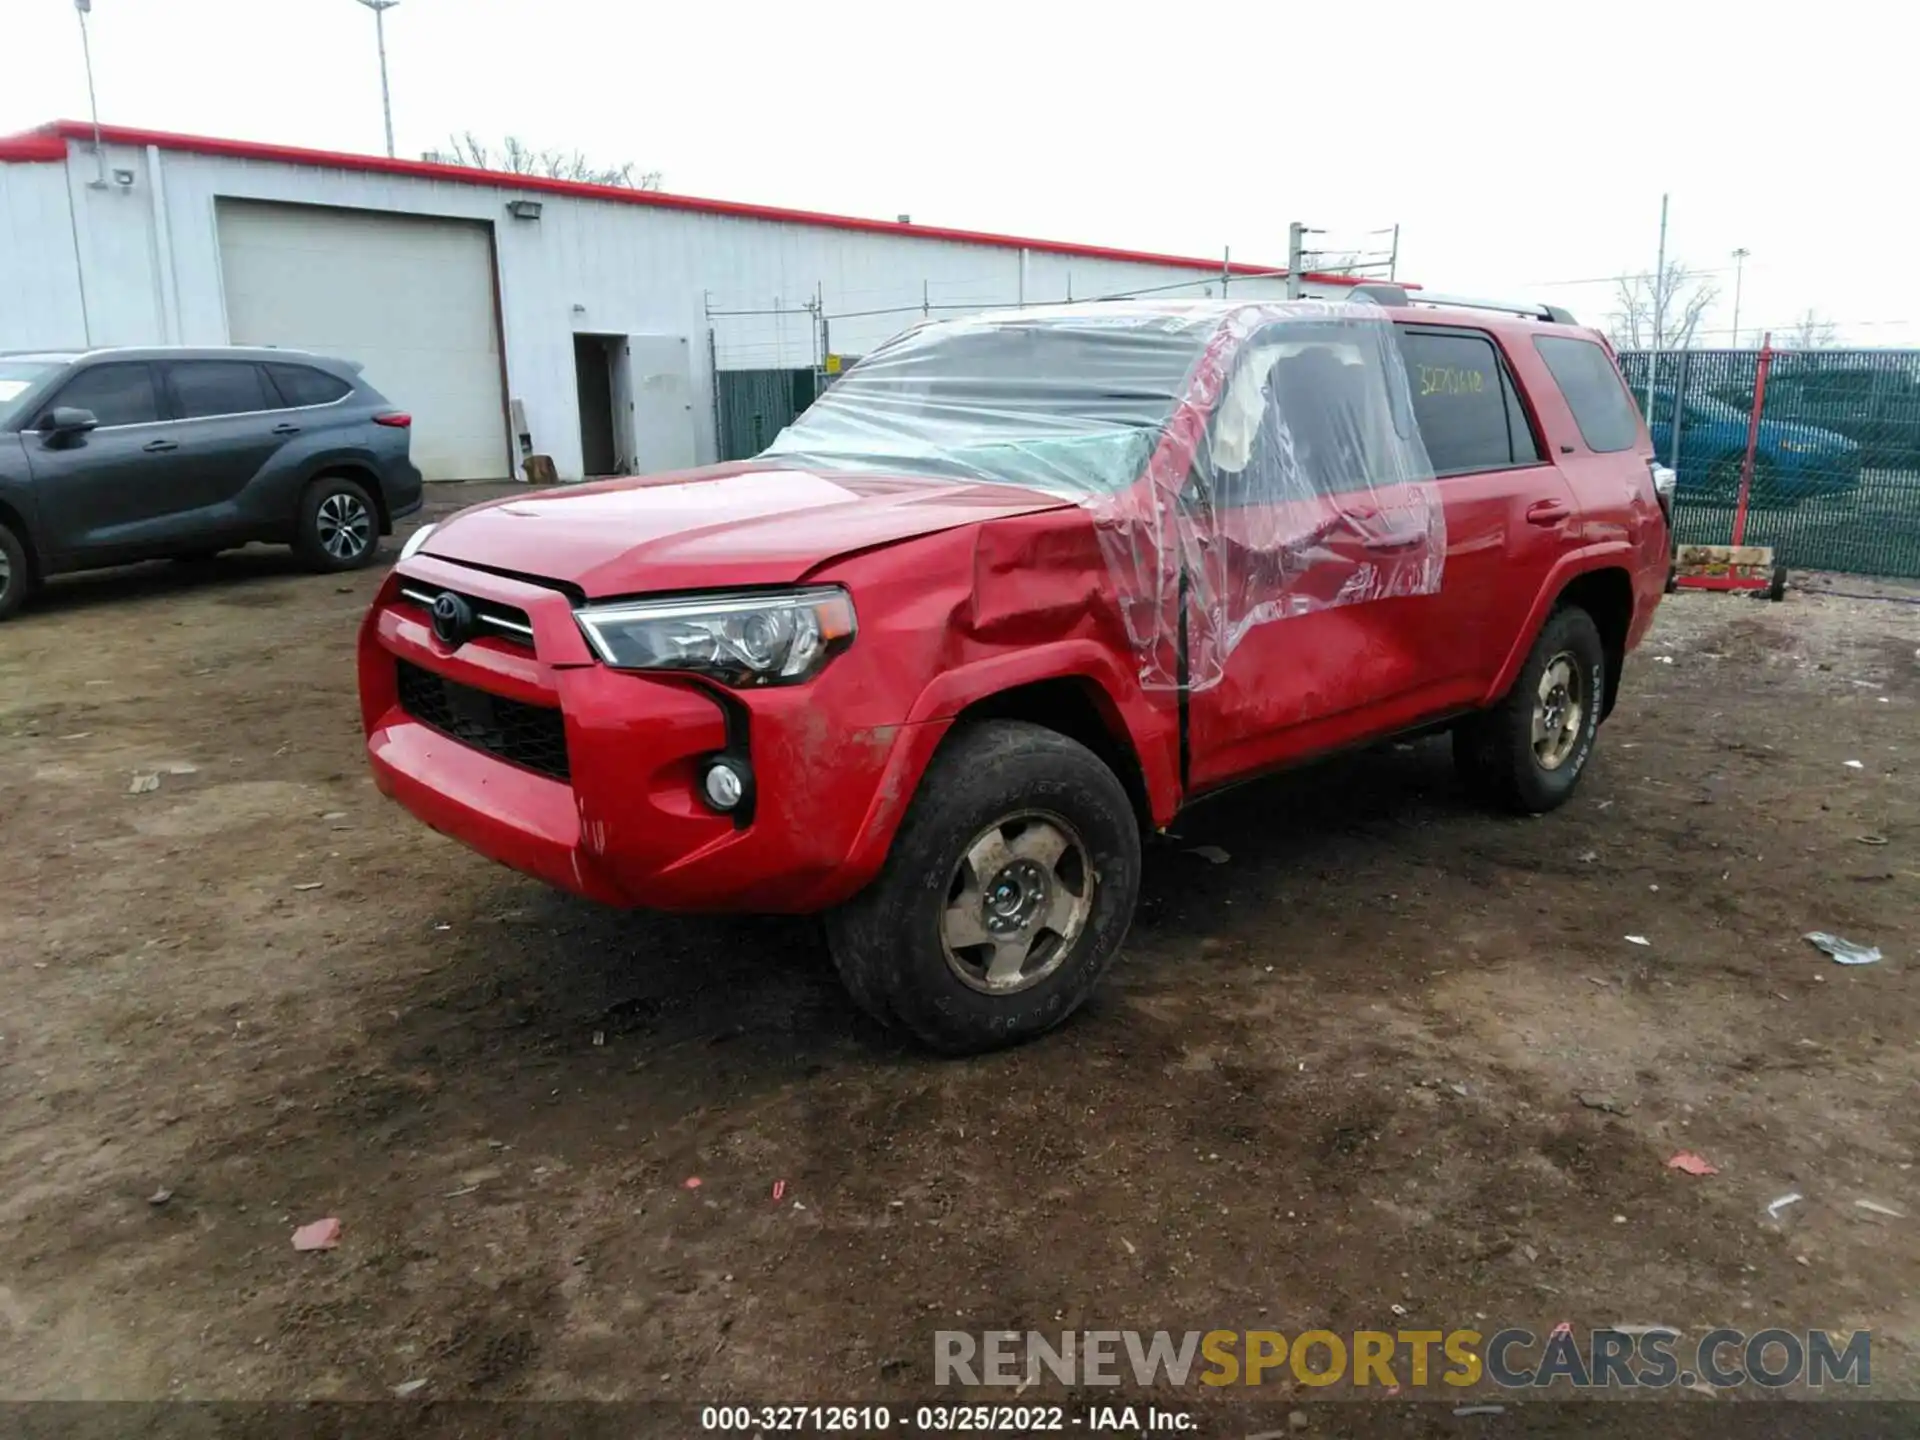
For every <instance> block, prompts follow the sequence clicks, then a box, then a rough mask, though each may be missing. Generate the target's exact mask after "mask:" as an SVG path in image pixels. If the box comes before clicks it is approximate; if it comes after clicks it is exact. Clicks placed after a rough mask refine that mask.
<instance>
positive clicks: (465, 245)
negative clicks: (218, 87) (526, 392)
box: [219, 200, 512, 480]
mask: <svg viewBox="0 0 1920 1440" xmlns="http://www.w3.org/2000/svg"><path fill="white" fill-rule="evenodd" d="M219 225H220V265H221V278H222V283H223V284H224V286H225V289H226V300H227V332H228V334H229V335H230V336H231V338H232V341H233V343H234V344H236V345H281V346H286V347H289V348H298V349H302V350H316V351H319V352H321V353H323V354H328V355H337V356H340V357H341V358H342V359H347V360H358V361H359V362H360V363H361V364H362V365H364V366H365V367H366V375H367V378H368V379H369V380H370V381H372V382H373V384H374V385H375V386H377V387H378V388H379V389H380V391H381V392H382V393H383V394H384V395H386V396H387V398H388V399H390V400H392V401H393V403H394V404H395V405H397V406H399V407H400V408H401V409H404V410H407V411H410V412H411V413H412V415H413V459H414V463H415V464H416V465H418V466H419V467H420V469H421V471H422V472H423V473H424V474H425V475H426V477H427V478H428V479H429V480H481V479H504V478H506V477H508V476H509V475H511V474H512V469H511V465H510V462H509V460H508V450H507V433H506V430H507V427H506V409H505V405H504V404H503V402H502V399H501V392H500V334H499V329H498V327H497V325H496V324H495V319H494V274H493V242H492V237H491V235H490V234H489V232H488V230H487V227H486V226H485V225H482V224H479V223H477V222H473V221H463V220H440V219H431V218H426V217H421V216H414V215H392V214H385V213H381V212H377V211H366V210H332V209H324V208H321V207H319V206H311V205H268V204H262V203H259V202H257V201H246V200H221V201H220V202H219Z"/></svg>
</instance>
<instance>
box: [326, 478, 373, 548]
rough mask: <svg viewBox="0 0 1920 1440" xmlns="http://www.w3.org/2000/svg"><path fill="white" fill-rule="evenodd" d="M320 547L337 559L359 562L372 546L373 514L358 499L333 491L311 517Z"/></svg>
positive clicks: (343, 492)
mask: <svg viewBox="0 0 1920 1440" xmlns="http://www.w3.org/2000/svg"><path fill="white" fill-rule="evenodd" d="M314 524H315V528H316V529H317V530H318V531H319V534H320V548H321V549H323V550H325V551H326V552H327V553H328V554H329V555H331V556H333V558H334V559H336V560H358V559H359V558H360V557H361V556H362V555H364V554H366V552H367V547H368V546H369V545H371V544H372V543H373V515H372V513H371V512H369V511H368V509H367V507H366V506H365V505H364V504H362V503H361V502H360V499H359V497H358V496H355V495H349V494H347V493H346V491H344V490H341V491H336V492H335V493H334V494H332V495H329V496H327V498H326V499H324V500H322V501H321V502H320V508H319V510H318V511H316V512H315V514H314Z"/></svg>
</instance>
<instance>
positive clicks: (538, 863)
mask: <svg viewBox="0 0 1920 1440" xmlns="http://www.w3.org/2000/svg"><path fill="white" fill-rule="evenodd" d="M403 585H404V588H406V589H409V590H413V591H416V592H419V591H423V590H433V591H437V590H439V589H451V590H454V591H456V592H458V593H459V594H462V595H464V596H467V597H469V598H470V599H473V600H478V601H482V602H485V604H487V605H490V606H494V607H508V609H510V610H513V611H518V612H521V613H523V614H524V615H525V616H526V619H527V623H528V626H529V628H531V630H532V631H533V635H532V641H531V644H530V645H529V644H526V643H522V641H521V640H519V639H517V638H514V637H512V636H510V635H508V634H506V633H501V634H497V635H487V636H483V637H482V638H478V639H474V640H470V641H468V642H467V643H466V644H465V645H463V646H461V647H459V648H458V649H456V650H450V649H448V647H446V646H445V645H443V644H442V643H441V642H440V641H439V640H438V639H437V638H436V637H435V636H434V634H433V631H432V628H431V626H430V624H429V623H428V617H427V614H426V611H425V610H424V609H423V608H422V607H421V606H419V605H418V604H415V603H413V602H409V601H407V600H406V599H404V598H403V597H402V596H401V594H400V591H401V589H402V587H403ZM857 651H858V647H857V646H856V648H855V651H853V652H849V653H848V654H847V655H843V656H840V657H838V658H837V659H836V660H835V661H834V662H833V663H832V664H830V665H829V666H828V667H827V668H826V670H825V671H823V672H822V674H821V675H820V676H818V677H817V678H816V679H814V680H813V681H811V682H809V683H808V684H805V685H801V686H796V687H792V688H786V689H767V690H760V691H755V692H752V693H751V694H742V695H736V694H734V693H733V692H726V691H721V690H719V689H717V688H715V689H709V688H708V687H706V686H705V685H703V684H701V683H699V682H697V681H693V680H690V679H682V678H679V677H668V676H652V675H637V674H631V673H627V672H622V671H616V670H611V669H608V668H607V667H605V666H603V665H601V664H599V663H598V662H597V661H595V660H594V659H593V658H592V656H591V654H590V653H589V652H588V650H587V648H586V643H585V641H584V639H583V638H582V637H581V635H580V632H579V629H578V627H577V626H576V624H575V622H574V619H573V612H572V605H571V602H570V601H569V599H568V598H567V597H566V596H565V595H563V594H561V593H560V592H559V591H557V590H553V589H548V588H546V587H543V586H539V585H535V584H531V583H528V582H524V581H518V580H511V579H507V578H504V577H501V576H497V575H494V574H492V573H489V572H482V571H476V570H471V569H468V568H466V567H464V566H460V565H455V564H452V563H450V562H447V561H442V560H437V559H435V558H434V557H432V556H429V555H417V556H414V557H413V558H412V559H410V560H408V561H407V562H405V564H404V565H403V566H401V567H400V568H399V569H398V570H396V572H395V573H394V574H393V575H392V576H389V578H388V580H387V582H386V583H385V584H384V585H383V586H382V588H381V591H380V595H379V597H378V598H377V599H376V601H375V603H374V606H373V609H372V611H371V612H370V613H369V615H368V617H367V620H366V623H365V625H364V627H363V629H362V632H361V640H360V693H361V711H362V718H363V721H364V723H365V727H366V732H367V749H368V757H369V759H370V761H371V764H372V767H373V773H374V778H375V781H376V782H377V783H378V785H379V787H380V789H381V790H382V791H383V792H384V793H385V794H387V795H389V796H390V797H392V798H393V799H395V800H397V801H399V802H400V804H401V805H403V806H404V807H405V808H406V809H407V810H409V811H411V812H412V813H413V814H414V815H416V816H418V817H419V818H420V819H422V820H424V821H425V822H426V823H427V824H429V825H430V826H432V827H433V828H434V829H436V830H439V831H441V832H442V833H444V834H447V835H451V836H453V837H454V838H455V839H458V840H460V841H462V842H463V843H465V844H466V845H468V846H470V847H471V848H473V849H475V850H477V851H479V852H480V853H481V854H483V855H486V856H488V857H490V858H491V859H494V860H497V861H499V862H501V863H502V864H505V865H509V866H511V867H513V868H514V869H516V870H521V871H524V872H525V873H527V874H530V875H534V876H537V877H538V878H540V879H542V880H545V881H547V882H548V883H549V884H552V885H555V886H558V887H559V888H561V889H564V890H568V891H571V892H573V893H575V894H578V895H583V896H586V897H588V898H590V899H594V900H599V901H604V902H606V903H609V904H614V905H625V906H644V907H647V908H650V909H659V910H676V911H720V910H754V911H762V912H775V913H806V912H811V911H815V910H819V909H823V908H825V907H827V906H829V905H833V904H836V903H838V902H839V901H841V900H844V899H846V898H848V897H849V896H850V895H852V894H853V893H854V892H855V891H857V890H858V889H859V888H860V887H861V886H862V885H864V884H865V883H866V882H867V881H868V880H869V879H871V878H872V876H873V874H874V873H875V872H876V871H877V870H878V868H879V865H880V862H881V860H882V859H883V858H884V856H885V852H886V845H887V843H888V842H889V841H890V840H891V838H892V834H893V830H894V828H895V826H896V825H897V824H898V821H899V818H900V814H901V813H902V811H903V810H904V808H905V804H906V801H907V799H908V798H909V797H910V796H911V795H912V792H913V781H914V780H915V779H916V778H917V776H918V774H919V771H920V769H921V768H923V767H924V765H925V762H926V760H927V758H929V757H930V755H931V753H932V750H933V748H934V747H935V746H936V745H937V744H938V742H939V738H940V734H941V733H942V732H943V731H944V728H945V727H944V725H943V724H941V723H939V722H932V723H927V724H917V725H905V724H900V723H889V722H888V721H887V720H886V719H884V718H882V717H883V716H885V715H887V714H889V713H890V711H889V709H888V707H887V706H886V705H885V702H878V703H879V708H876V702H875V701H874V700H873V699H872V696H873V695H874V694H875V693H876V692H884V691H885V690H886V688H887V687H885V686H877V685H875V684H874V683H873V676H872V675H871V674H870V673H866V667H865V666H864V665H862V664H858V663H854V664H850V663H849V662H850V661H852V660H853V657H854V654H855V653H857ZM401 664H407V665H411V666H414V667H417V668H418V669H419V670H423V671H426V672H428V673H429V674H430V675H434V676H438V677H440V679H441V680H443V681H451V682H453V683H454V684H455V685H456V686H460V687H470V689H471V690H473V691H478V692H483V694H484V695H485V696H492V697H499V698H501V699H503V700H506V701H510V702H517V703H518V704H520V705H532V706H540V707H548V708H550V709H557V710H558V711H559V712H560V714H561V716H562V718H563V721H564V731H565V743H566V760H565V766H564V774H565V778H561V776H560V775H558V774H553V773H539V772H538V771H536V770H534V769H530V768H528V767H527V766H525V765H522V764H517V763H514V762H513V761H511V760H509V759H505V758H502V757H501V755H500V754H496V753H491V752H490V751H489V750H488V749H487V748H484V746H483V745H481V744H476V743H470V742H469V741H465V740H461V739H457V738H455V736H454V735H453V734H451V733H448V731H446V730H443V729H440V728H436V727H435V726H434V725H432V724H429V723H427V722H426V721H424V720H423V719H422V718H421V716H420V715H417V714H413V713H410V712H409V710H408V709H407V707H406V705H405V704H403V703H402V698H401V687H400V684H399V678H398V677H399V666H400V665H401ZM891 713H904V712H898V711H895V712H891ZM722 753H725V754H728V755H732V756H745V757H746V759H747V761H748V763H749V764H750V765H751V767H752V771H753V777H754V791H755V795H754V806H753V811H752V814H751V816H750V817H749V818H747V819H745V820H744V821H743V820H740V819H736V818H734V817H730V816H727V815H721V814H717V813H715V812H714V811H713V810H712V809H711V808H710V807H709V806H708V805H707V804H706V802H705V801H704V800H703V799H702V798H701V795H700V778H701V773H702V771H703V769H704V766H705V762H706V761H707V760H709V759H711V758H712V757H714V756H716V755H719V754H722Z"/></svg>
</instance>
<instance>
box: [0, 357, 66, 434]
mask: <svg viewBox="0 0 1920 1440" xmlns="http://www.w3.org/2000/svg"><path fill="white" fill-rule="evenodd" d="M59 368H60V365H59V364H58V363H57V362H55V361H52V360H6V359H0V424H3V423H5V422H6V421H8V420H10V419H11V418H12V417H13V412H14V410H15V409H16V408H18V404H19V400H20V397H21V396H22V395H24V394H26V393H27V391H29V390H31V389H32V388H33V387H34V386H35V385H36V384H37V383H38V382H40V381H41V380H44V379H45V378H46V377H47V376H49V375H51V374H52V373H53V372H54V371H56V370H58V369H59Z"/></svg>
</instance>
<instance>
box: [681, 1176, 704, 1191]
mask: <svg viewBox="0 0 1920 1440" xmlns="http://www.w3.org/2000/svg"><path fill="white" fill-rule="evenodd" d="M680 1188H681V1189H682V1190H698V1189H699V1188H700V1177H699V1176H698V1175H689V1176H687V1178H686V1179H684V1180H682V1181H681V1182H680Z"/></svg>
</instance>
